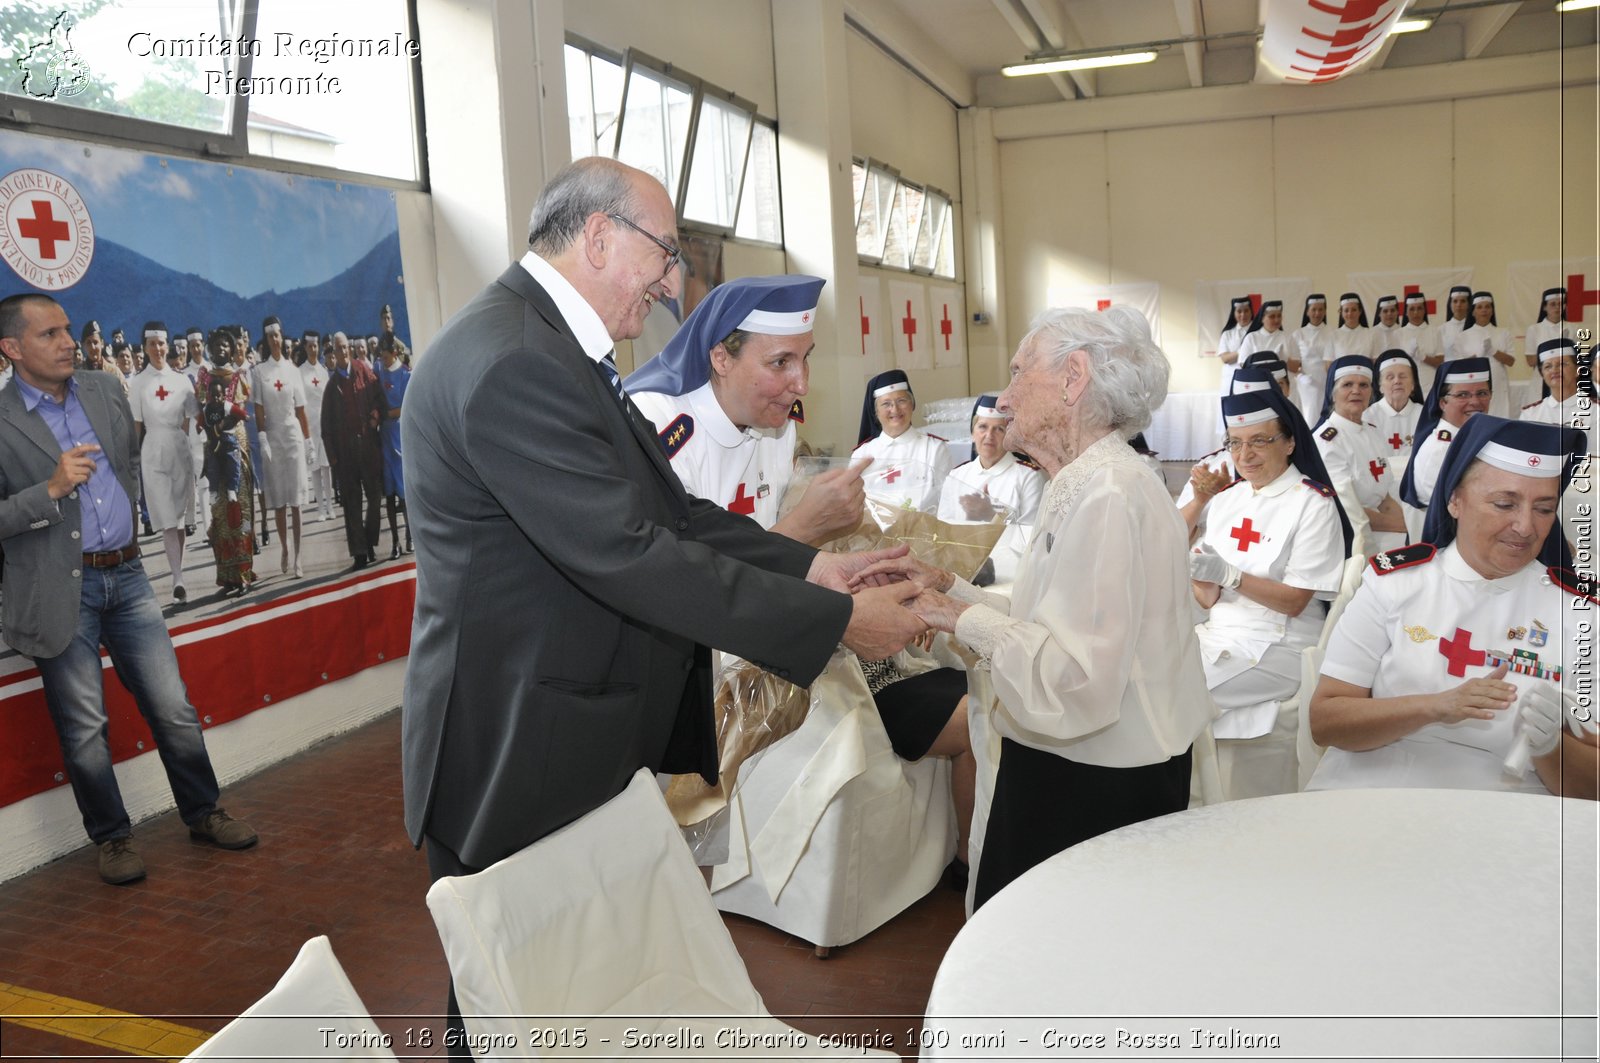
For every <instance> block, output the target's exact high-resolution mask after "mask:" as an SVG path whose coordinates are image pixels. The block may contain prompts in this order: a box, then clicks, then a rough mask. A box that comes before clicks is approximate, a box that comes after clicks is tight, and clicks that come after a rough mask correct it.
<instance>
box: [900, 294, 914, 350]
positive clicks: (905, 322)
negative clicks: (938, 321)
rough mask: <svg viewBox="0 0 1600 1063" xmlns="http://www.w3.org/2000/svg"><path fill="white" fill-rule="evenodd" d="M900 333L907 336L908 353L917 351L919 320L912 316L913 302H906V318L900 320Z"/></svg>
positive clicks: (908, 300)
mask: <svg viewBox="0 0 1600 1063" xmlns="http://www.w3.org/2000/svg"><path fill="white" fill-rule="evenodd" d="M900 331H901V332H904V333H905V334H906V352H907V353H910V352H911V351H914V350H916V349H917V343H916V339H915V336H916V334H917V319H916V318H914V317H912V316H911V300H910V299H907V300H906V316H905V317H903V318H901V319H900Z"/></svg>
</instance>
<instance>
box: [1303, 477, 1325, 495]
mask: <svg viewBox="0 0 1600 1063" xmlns="http://www.w3.org/2000/svg"><path fill="white" fill-rule="evenodd" d="M1300 482H1301V483H1303V484H1305V485H1306V486H1307V487H1309V488H1311V490H1313V491H1315V492H1316V493H1317V494H1319V495H1321V496H1322V497H1323V498H1332V497H1333V488H1331V487H1329V486H1328V485H1327V484H1325V483H1319V482H1318V481H1316V480H1313V479H1312V478H1311V477H1309V476H1307V477H1306V478H1305V479H1303V480H1301V481H1300Z"/></svg>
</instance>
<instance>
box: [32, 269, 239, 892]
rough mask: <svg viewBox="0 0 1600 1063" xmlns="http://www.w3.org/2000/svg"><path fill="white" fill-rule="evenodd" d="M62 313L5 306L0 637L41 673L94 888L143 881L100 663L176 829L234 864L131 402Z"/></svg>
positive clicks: (36, 298) (234, 845) (235, 841)
mask: <svg viewBox="0 0 1600 1063" xmlns="http://www.w3.org/2000/svg"><path fill="white" fill-rule="evenodd" d="M75 349H76V344H75V343H74V342H73V338H72V330H71V325H70V323H69V322H68V321H67V314H66V311H65V310H63V309H62V308H61V305H60V304H59V303H57V302H56V301H55V300H54V299H51V298H49V297H48V296H44V295H37V294H24V295H13V296H10V297H9V298H6V299H4V300H0V351H4V353H5V354H6V356H7V357H8V358H10V359H11V360H12V362H14V363H15V365H16V379H15V380H13V381H12V383H11V384H10V385H8V386H7V387H6V388H5V389H4V390H3V391H0V541H3V542H4V543H5V550H6V553H5V586H6V595H5V606H4V610H5V611H4V617H3V630H4V637H5V641H6V643H7V644H9V645H10V646H11V647H12V648H13V649H15V650H16V651H17V652H18V653H22V654H25V655H27V656H29V657H32V658H33V659H34V663H35V664H36V665H37V666H38V668H39V676H40V679H41V680H42V681H43V684H44V696H45V704H46V705H47V706H48V707H49V710H50V719H51V722H52V723H54V724H55V729H56V737H57V738H58V739H59V740H60V743H61V757H62V759H63V760H64V761H65V762H66V767H67V778H68V780H69V781H70V782H71V783H72V792H73V795H74V796H75V797H76V798H77V800H78V809H79V811H81V812H82V813H83V826H84V830H85V831H87V833H88V835H89V838H90V840H91V841H93V842H94V843H95V844H96V845H98V846H99V847H100V877H101V878H102V879H104V880H105V881H106V882H108V883H111V884H113V885H120V884H122V883H126V882H132V881H135V880H137V879H140V878H143V877H144V875H145V867H144V861H143V860H142V859H141V858H140V857H139V854H138V853H137V852H136V851H135V850H134V849H133V847H132V844H131V843H130V840H129V839H130V836H131V834H132V826H131V824H130V822H129V819H128V813H127V810H126V808H124V807H123V803H122V794H121V792H120V791H119V789H118V788H117V779H116V776H115V775H114V774H113V772H112V767H111V746H110V743H109V742H108V741H107V738H106V722H107V718H106V707H105V696H104V689H103V687H102V684H101V669H100V647H101V646H102V645H103V646H105V647H106V648H107V649H108V650H110V651H111V660H112V662H113V663H114V664H115V665H116V668H117V674H118V676H119V677H120V678H121V679H122V681H123V683H124V684H125V685H126V686H127V687H128V690H129V692H130V693H132V694H133V698H134V701H135V703H136V704H137V705H138V706H139V712H140V713H141V714H143V716H144V718H145V722H146V723H148V724H149V725H150V731H151V733H152V734H153V735H154V737H155V740H156V747H157V748H158V749H159V750H160V753H161V763H162V766H163V767H165V768H166V771H167V781H168V783H169V784H170V785H171V786H172V795H173V797H174V798H176V799H177V803H178V813H179V815H181V816H182V817H183V821H184V822H185V823H186V824H188V825H189V833H190V835H191V836H193V837H194V838H195V839H197V840H200V841H207V842H210V843H212V844H213V845H217V846H220V847H222V848H224V849H244V848H247V847H249V846H251V845H254V844H255V843H256V833H255V831H253V830H251V829H250V828H249V827H248V826H247V825H245V824H244V823H242V822H240V821H239V820H236V819H233V818H231V817H230V816H229V815H228V814H227V813H226V812H224V811H223V810H222V809H220V808H218V807H217V777H216V774H215V773H214V772H213V771H212V769H211V759H210V757H209V756H208V755H207V753H206V747H205V740H204V738H202V737H201V733H200V721H199V719H198V718H197V716H196V714H195V709H194V706H193V705H191V704H190V703H189V695H188V692H187V691H186V690H185V689H184V685H183V677H182V676H180V675H179V674H178V658H177V655H176V654H175V653H174V652H173V649H172V640H171V638H170V637H169V636H168V635H167V625H166V621H165V620H163V619H162V616H161V608H160V606H158V605H157V604H156V599H155V593H154V592H153V591H152V590H151V589H150V581H149V579H148V578H147V577H146V576H145V573H144V566H143V564H142V562H141V561H140V558H139V548H138V546H137V544H136V543H135V542H134V516H133V499H134V498H136V497H137V495H138V483H139V445H138V440H137V439H136V437H135V435H134V422H133V415H132V413H131V411H130V410H129V408H128V399H127V396H126V395H124V394H123V391H122V387H121V385H119V384H118V383H117V382H116V381H114V380H112V379H111V378H110V377H107V376H105V375H104V374H101V373H83V374H81V375H75V374H74V372H73V355H74V352H75Z"/></svg>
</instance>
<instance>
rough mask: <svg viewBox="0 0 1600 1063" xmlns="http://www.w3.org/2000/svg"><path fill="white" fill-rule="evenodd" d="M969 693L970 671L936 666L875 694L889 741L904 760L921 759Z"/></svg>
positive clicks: (874, 699)
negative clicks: (968, 672) (968, 679)
mask: <svg viewBox="0 0 1600 1063" xmlns="http://www.w3.org/2000/svg"><path fill="white" fill-rule="evenodd" d="M966 693H967V673H965V672H963V671H960V670H958V669H955V668H935V669H934V670H933V671H931V672H923V673H922V674H921V675H914V676H910V677H908V678H905V679H901V680H898V681H897V682H894V683H891V684H889V685H888V686H886V687H884V688H883V689H882V690H880V691H878V692H877V693H876V694H874V695H872V700H873V702H874V703H876V704H877V706H878V716H879V717H880V718H882V720H883V729H884V730H885V731H887V732H888V733H889V744H890V745H892V746H894V751H895V754H896V755H897V756H899V757H900V759H901V760H921V759H922V758H923V757H925V756H927V754H928V747H929V746H931V745H933V740H934V739H935V738H938V737H939V732H940V731H942V730H944V725H945V724H946V723H948V722H950V717H951V716H952V715H954V713H955V711H956V704H957V703H958V702H960V701H961V699H962V698H963V697H965V696H966Z"/></svg>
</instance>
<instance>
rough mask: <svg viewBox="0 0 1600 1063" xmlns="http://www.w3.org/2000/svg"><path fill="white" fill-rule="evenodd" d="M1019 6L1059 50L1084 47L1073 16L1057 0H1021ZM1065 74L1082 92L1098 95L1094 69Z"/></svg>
mask: <svg viewBox="0 0 1600 1063" xmlns="http://www.w3.org/2000/svg"><path fill="white" fill-rule="evenodd" d="M1022 7H1023V10H1025V11H1026V12H1027V13H1028V17H1029V18H1031V19H1033V24H1034V25H1035V26H1038V27H1039V32H1040V33H1042V34H1043V35H1044V39H1045V43H1046V44H1047V45H1049V47H1050V48H1051V49H1052V50H1054V51H1058V52H1075V51H1078V50H1079V49H1081V48H1085V47H1087V45H1086V44H1084V40H1083V34H1081V33H1079V32H1078V28H1077V27H1076V26H1074V25H1073V24H1072V18H1071V16H1070V15H1068V14H1067V13H1066V10H1065V9H1064V8H1062V7H1061V6H1059V5H1058V4H1057V3H1056V0H1022ZM1068 76H1069V77H1071V78H1072V83H1073V84H1074V85H1076V86H1078V91H1079V92H1080V93H1082V94H1083V95H1084V96H1091V97H1092V96H1095V95H1098V88H1099V86H1098V82H1097V81H1096V75H1095V72H1094V71H1093V70H1073V71H1069V73H1068Z"/></svg>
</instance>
